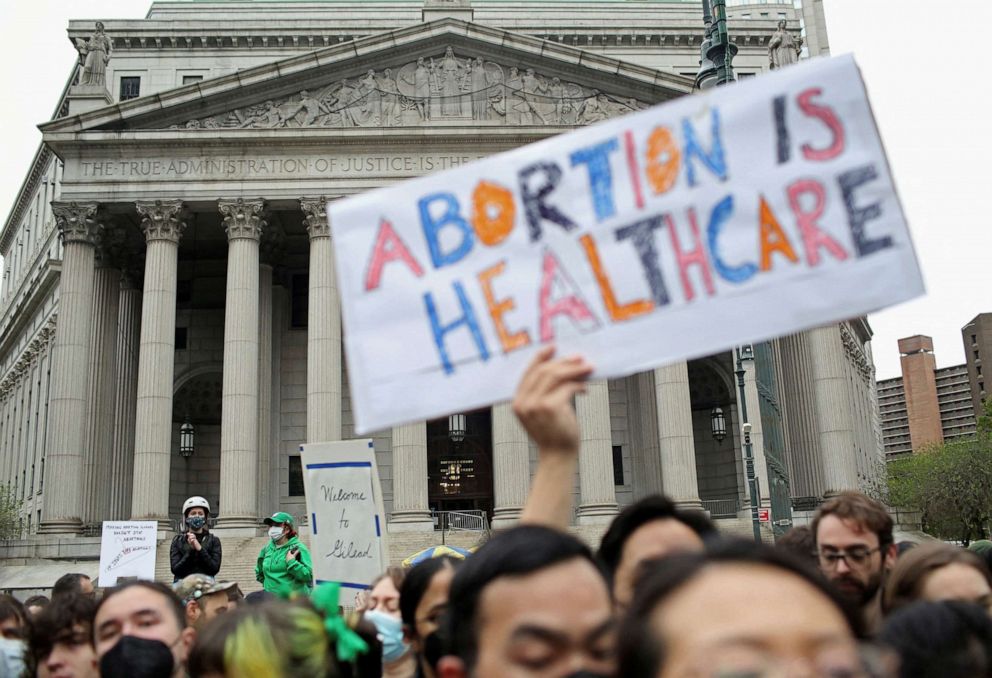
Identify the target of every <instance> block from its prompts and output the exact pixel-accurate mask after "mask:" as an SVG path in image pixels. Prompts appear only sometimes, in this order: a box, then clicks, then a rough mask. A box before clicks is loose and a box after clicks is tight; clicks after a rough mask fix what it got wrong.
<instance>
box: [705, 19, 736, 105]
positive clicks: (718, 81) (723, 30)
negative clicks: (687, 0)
mask: <svg viewBox="0 0 992 678" xmlns="http://www.w3.org/2000/svg"><path fill="white" fill-rule="evenodd" d="M702 2H703V23H704V24H705V25H706V37H705V39H704V40H703V44H702V46H701V47H700V55H699V56H700V61H699V73H698V74H697V75H696V83H695V87H696V89H710V88H712V87H717V86H719V85H726V84H727V83H731V82H734V80H735V78H734V63H733V62H734V57H735V56H737V45H735V44H734V43H732V42H730V33H729V31H728V30H727V2H726V0H702Z"/></svg>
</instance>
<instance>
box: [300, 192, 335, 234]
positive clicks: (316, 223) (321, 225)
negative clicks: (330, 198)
mask: <svg viewBox="0 0 992 678" xmlns="http://www.w3.org/2000/svg"><path fill="white" fill-rule="evenodd" d="M300 209H301V210H303V225H304V226H306V227H307V233H309V234H310V239H311V240H313V239H314V238H330V237H331V225H330V223H329V222H328V221H327V198H325V197H324V196H320V197H319V198H300Z"/></svg>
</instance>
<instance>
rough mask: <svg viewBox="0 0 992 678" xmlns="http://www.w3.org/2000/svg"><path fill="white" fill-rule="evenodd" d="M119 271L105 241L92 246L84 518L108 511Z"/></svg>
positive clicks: (103, 515) (104, 517) (92, 520)
mask: <svg viewBox="0 0 992 678" xmlns="http://www.w3.org/2000/svg"><path fill="white" fill-rule="evenodd" d="M120 283H121V272H120V271H119V270H118V269H116V268H114V266H113V264H112V262H111V261H110V254H109V252H108V250H107V247H106V244H105V243H102V244H101V245H100V246H99V247H97V249H96V274H95V282H94V286H93V311H92V316H91V317H92V318H93V332H92V335H91V336H92V342H91V345H90V357H89V371H90V390H89V402H87V407H86V428H87V436H86V449H87V453H86V461H85V463H84V471H85V473H84V478H85V492H84V498H83V507H84V514H83V517H84V520H85V521H86V522H87V523H95V522H99V521H101V520H107V519H108V518H109V512H110V493H111V491H112V486H111V483H110V482H108V481H109V480H110V475H111V473H112V470H111V447H112V442H111V441H112V439H113V434H114V429H115V427H116V423H115V421H114V397H115V393H116V391H117V388H118V385H117V383H116V380H115V376H116V367H117V356H116V352H117V321H118V318H117V307H118V302H119V298H118V297H119V295H120Z"/></svg>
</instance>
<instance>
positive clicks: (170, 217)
mask: <svg viewBox="0 0 992 678" xmlns="http://www.w3.org/2000/svg"><path fill="white" fill-rule="evenodd" d="M135 207H136V208H137V210H138V214H139V215H141V229H142V230H143V231H144V233H145V242H146V243H147V247H146V250H145V283H144V292H143V293H142V308H141V339H140V348H139V352H138V385H137V397H136V405H135V414H134V431H135V433H134V482H133V484H132V494H131V518H132V519H134V520H157V521H159V524H160V526H161V527H162V529H168V527H169V471H170V468H171V449H172V386H173V377H174V371H175V350H176V282H177V280H178V275H177V266H178V263H179V238H180V237H182V233H183V230H185V228H186V223H185V222H184V221H182V219H181V211H182V208H183V204H182V202H181V201H179V200H168V201H162V200H155V201H148V202H137V203H135Z"/></svg>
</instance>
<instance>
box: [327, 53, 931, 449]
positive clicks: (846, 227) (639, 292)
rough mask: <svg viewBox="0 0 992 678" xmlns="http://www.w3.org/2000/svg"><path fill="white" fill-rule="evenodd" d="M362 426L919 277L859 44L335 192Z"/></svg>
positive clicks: (864, 304) (809, 316) (810, 318)
mask: <svg viewBox="0 0 992 678" xmlns="http://www.w3.org/2000/svg"><path fill="white" fill-rule="evenodd" d="M328 215H329V218H330V221H331V225H332V228H333V231H334V239H335V248H336V250H335V251H336V261H337V268H338V275H339V282H340V290H341V299H342V303H343V316H344V323H345V341H346V346H347V357H348V374H349V379H350V382H351V389H352V403H353V406H354V413H355V420H356V429H357V430H358V431H359V432H365V431H369V430H375V429H381V428H385V427H387V426H390V425H393V424H397V423H401V422H406V421H413V420H421V419H430V418H433V417H437V416H441V415H444V414H447V413H450V412H452V411H467V410H470V409H473V408H476V407H482V406H485V405H489V404H491V403H494V402H498V401H500V400H505V399H508V398H509V397H511V396H512V394H513V391H514V388H515V387H516V384H517V382H518V380H519V378H520V375H521V373H522V372H523V370H524V368H525V367H526V365H527V362H528V361H529V359H530V358H531V355H532V354H533V352H534V351H535V350H536V349H537V348H538V347H539V346H540V345H542V344H547V343H551V342H554V343H556V344H557V345H558V346H559V347H560V349H561V351H560V352H561V353H571V352H581V353H583V354H585V355H586V357H587V358H588V359H589V360H590V361H591V362H592V363H593V365H595V366H596V375H595V376H596V377H597V378H607V377H619V376H623V375H626V374H631V373H634V372H638V371H641V370H645V369H649V368H653V367H657V366H659V365H663V364H666V363H669V362H673V361H676V360H684V359H688V358H693V357H698V356H703V355H708V354H712V353H715V352H717V351H721V350H725V349H728V348H730V347H731V346H733V345H735V344H739V343H743V342H749V341H758V340H763V339H768V338H772V337H776V336H781V335H784V334H788V333H790V332H795V331H798V330H802V329H805V328H808V327H811V326H815V325H820V324H825V323H829V322H834V321H839V320H843V319H847V318H851V317H855V316H858V315H862V314H865V313H868V312H870V311H875V310H878V309H880V308H882V307H884V306H887V305H890V304H894V303H896V302H900V301H904V300H907V299H910V298H912V297H915V296H917V295H919V294H922V292H923V283H922V279H921V276H920V271H919V267H918V264H917V261H916V256H915V253H914V251H913V247H912V243H911V241H910V237H909V232H908V229H907V227H906V223H905V220H904V218H903V214H902V209H901V206H900V204H899V201H898V198H897V196H896V193H895V188H894V186H893V182H892V177H891V176H890V173H889V168H888V164H887V162H886V158H885V154H884V151H883V149H882V145H881V142H880V140H879V136H878V131H877V130H876V128H875V122H874V119H873V118H872V113H871V108H870V106H869V103H868V100H867V96H866V93H865V89H864V85H863V83H862V81H861V76H860V73H859V71H858V68H857V66H856V65H855V63H854V60H853V59H852V58H851V57H841V58H836V59H830V60H815V61H811V62H808V63H805V64H802V65H797V66H793V67H790V68H785V69H781V70H778V71H775V72H774V73H770V74H768V75H763V76H761V77H759V78H755V79H754V80H752V81H749V82H747V83H744V84H737V85H734V86H731V87H725V88H719V89H716V90H712V91H710V92H708V93H706V94H700V95H697V96H687V97H683V98H681V99H679V100H677V101H674V102H672V103H669V104H667V105H664V106H659V107H656V108H653V109H649V110H646V111H641V112H639V113H636V114H633V115H629V116H626V117H624V118H619V119H616V120H611V121H608V122H604V123H601V124H598V125H595V126H593V127H587V128H584V129H581V130H578V131H575V132H572V133H569V134H565V135H561V136H557V137H554V138H550V139H547V140H544V141H541V142H538V143H535V144H532V145H529V146H525V147H523V148H519V149H516V150H514V151H511V152H509V153H504V154H501V155H497V156H493V157H491V158H487V159H485V160H481V161H478V162H475V163H472V164H469V165H465V166H463V167H460V168H458V169H455V170H451V171H447V172H442V173H439V174H434V175H430V176H427V177H423V178H419V179H413V180H410V181H406V182H403V183H400V184H397V185H395V186H392V187H389V188H385V189H381V190H376V191H372V192H368V193H364V194H362V195H358V196H356V197H353V198H349V199H346V200H342V201H338V202H335V203H332V204H331V205H329V206H328Z"/></svg>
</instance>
